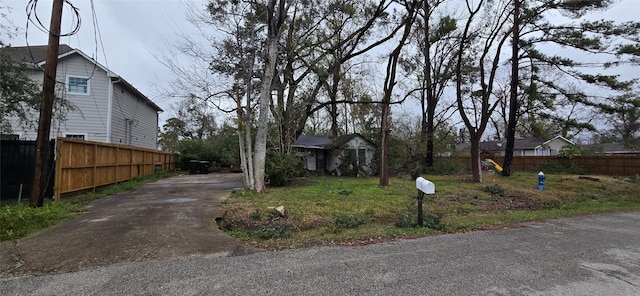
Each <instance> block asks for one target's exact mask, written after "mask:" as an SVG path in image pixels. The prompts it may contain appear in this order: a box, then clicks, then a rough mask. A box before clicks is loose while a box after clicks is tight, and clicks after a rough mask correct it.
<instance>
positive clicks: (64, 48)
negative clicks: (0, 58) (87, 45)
mask: <svg viewBox="0 0 640 296" xmlns="http://www.w3.org/2000/svg"><path fill="white" fill-rule="evenodd" d="M72 50H73V48H72V47H71V46H69V45H66V44H60V47H59V50H58V55H62V54H65V53H67V52H70V51H72ZM2 52H3V53H4V54H6V55H8V56H10V57H12V58H13V59H15V60H16V61H19V62H27V63H34V64H38V63H40V62H44V60H45V59H46V57H47V46H46V45H38V46H18V47H12V46H9V47H5V48H3V49H2Z"/></svg>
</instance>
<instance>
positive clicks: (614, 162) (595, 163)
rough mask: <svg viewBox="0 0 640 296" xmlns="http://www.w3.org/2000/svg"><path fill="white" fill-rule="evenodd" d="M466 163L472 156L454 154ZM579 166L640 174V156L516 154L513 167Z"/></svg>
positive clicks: (596, 171)
mask: <svg viewBox="0 0 640 296" xmlns="http://www.w3.org/2000/svg"><path fill="white" fill-rule="evenodd" d="M451 159H455V160H457V161H459V162H462V163H464V164H467V165H470V164H471V157H468V156H466V157H465V156H454V157H451ZM493 160H494V161H495V162H497V163H498V164H499V165H502V161H503V159H502V157H500V158H494V159H493ZM545 165H549V166H554V165H555V166H557V165H562V166H564V167H579V168H582V169H584V170H585V172H586V173H589V174H595V175H605V176H632V175H637V174H640V156H635V155H590V156H577V157H575V158H573V159H567V158H558V157H556V156H514V157H513V165H512V169H513V170H514V171H527V170H530V169H532V168H537V169H541V170H543V171H544V166H545Z"/></svg>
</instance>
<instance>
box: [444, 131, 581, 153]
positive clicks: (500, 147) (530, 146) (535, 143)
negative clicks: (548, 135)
mask: <svg viewBox="0 0 640 296" xmlns="http://www.w3.org/2000/svg"><path fill="white" fill-rule="evenodd" d="M566 145H574V143H573V142H572V141H571V140H568V139H566V138H565V137H563V136H556V137H554V138H552V139H550V140H546V141H545V140H540V139H537V138H527V139H516V140H515V142H514V145H513V156H556V155H558V151H560V149H562V147H564V146H566ZM506 146H507V141H506V140H505V141H488V142H481V143H480V151H481V152H482V153H484V154H486V155H490V156H492V157H497V156H504V154H505V150H506V149H505V148H506ZM470 149H471V143H462V144H458V145H456V150H467V151H468V150H470Z"/></svg>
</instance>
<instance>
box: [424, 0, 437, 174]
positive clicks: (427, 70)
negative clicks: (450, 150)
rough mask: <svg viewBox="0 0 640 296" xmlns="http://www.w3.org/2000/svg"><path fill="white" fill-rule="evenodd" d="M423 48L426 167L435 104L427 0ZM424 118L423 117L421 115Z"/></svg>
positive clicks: (429, 164)
mask: <svg viewBox="0 0 640 296" xmlns="http://www.w3.org/2000/svg"><path fill="white" fill-rule="evenodd" d="M423 4H424V48H423V50H422V54H423V55H424V79H425V83H424V88H425V90H426V98H424V99H426V101H427V118H426V120H427V122H426V124H427V126H426V129H425V128H423V131H425V132H426V140H427V155H426V160H427V167H433V133H434V130H433V119H434V117H435V110H436V107H435V104H436V102H435V101H434V96H433V92H432V88H433V85H432V83H433V82H432V81H431V54H430V50H429V49H430V48H431V40H430V39H429V35H430V32H429V16H430V15H431V12H430V10H431V9H430V7H429V1H424V3H423ZM423 110H424V109H423ZM423 118H424V117H423Z"/></svg>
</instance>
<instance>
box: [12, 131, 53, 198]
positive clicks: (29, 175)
mask: <svg viewBox="0 0 640 296" xmlns="http://www.w3.org/2000/svg"><path fill="white" fill-rule="evenodd" d="M55 143H56V142H55V140H51V141H50V142H49V166H48V167H49V171H48V172H46V175H45V174H43V175H44V176H46V178H47V179H48V180H47V186H46V191H45V197H52V196H53V182H54V176H53V172H55V170H54V155H55V146H56V144H55ZM35 162H36V142H35V141H17V140H0V201H5V200H17V199H18V196H20V194H22V199H25V200H28V199H29V196H30V194H31V185H32V183H33V170H34V166H35ZM21 190H22V191H21Z"/></svg>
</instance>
